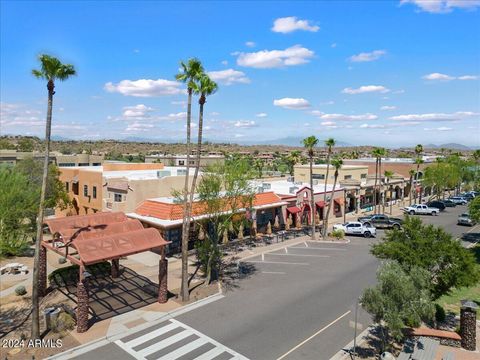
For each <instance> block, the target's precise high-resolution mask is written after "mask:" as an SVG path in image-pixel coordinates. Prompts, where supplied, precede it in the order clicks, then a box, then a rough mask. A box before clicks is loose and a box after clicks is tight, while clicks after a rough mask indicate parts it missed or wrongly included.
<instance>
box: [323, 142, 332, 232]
mask: <svg viewBox="0 0 480 360" xmlns="http://www.w3.org/2000/svg"><path fill="white" fill-rule="evenodd" d="M325 146H326V147H327V173H326V174H325V183H324V187H323V203H324V204H326V203H327V182H328V173H329V171H330V156H332V149H333V147H334V146H335V139H333V138H329V139H327V140H325ZM324 206H325V205H324ZM322 211H323V209H322ZM323 227H325V218H324V219H323Z"/></svg>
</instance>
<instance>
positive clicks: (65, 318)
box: [51, 311, 75, 333]
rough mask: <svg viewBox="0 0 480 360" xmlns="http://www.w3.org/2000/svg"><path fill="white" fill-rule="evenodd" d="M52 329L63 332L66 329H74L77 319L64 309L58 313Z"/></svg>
mask: <svg viewBox="0 0 480 360" xmlns="http://www.w3.org/2000/svg"><path fill="white" fill-rule="evenodd" d="M51 326H52V331H53V332H57V333H58V332H62V331H65V330H73V329H74V328H75V320H74V319H73V317H72V316H71V315H70V314H68V313H66V312H64V311H62V312H61V313H60V314H58V316H57V318H56V319H55V320H53V321H52V324H51Z"/></svg>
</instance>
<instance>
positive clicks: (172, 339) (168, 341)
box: [138, 330, 193, 356]
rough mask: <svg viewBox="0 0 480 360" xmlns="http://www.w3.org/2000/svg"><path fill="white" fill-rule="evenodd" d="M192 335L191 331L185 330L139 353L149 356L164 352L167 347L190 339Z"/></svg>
mask: <svg viewBox="0 0 480 360" xmlns="http://www.w3.org/2000/svg"><path fill="white" fill-rule="evenodd" d="M190 335H193V334H192V333H191V332H190V331H188V330H184V331H182V332H180V333H178V334H175V335H173V336H170V337H168V338H166V339H165V340H162V341H159V342H157V343H155V344H153V345H150V346H149V347H146V348H145V349H142V350H139V351H138V353H139V354H140V355H142V356H147V355H149V354H153V353H154V352H157V351H159V350H162V349H163V348H166V347H167V346H170V345H172V344H175V343H176V342H178V341H180V340H182V339H185V338H186V337H189V336H190Z"/></svg>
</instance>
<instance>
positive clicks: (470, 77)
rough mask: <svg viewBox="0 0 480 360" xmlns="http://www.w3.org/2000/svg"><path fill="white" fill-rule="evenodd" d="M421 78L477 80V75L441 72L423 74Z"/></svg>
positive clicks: (430, 79)
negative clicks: (457, 74)
mask: <svg viewBox="0 0 480 360" xmlns="http://www.w3.org/2000/svg"><path fill="white" fill-rule="evenodd" d="M422 79H424V80H429V81H451V80H477V79H478V76H476V75H462V76H451V75H447V74H441V73H431V74H428V75H424V76H423V77H422Z"/></svg>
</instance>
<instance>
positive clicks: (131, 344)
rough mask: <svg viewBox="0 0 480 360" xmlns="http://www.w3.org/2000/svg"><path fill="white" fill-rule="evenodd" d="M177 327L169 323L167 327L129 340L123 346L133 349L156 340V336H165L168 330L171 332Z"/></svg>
mask: <svg viewBox="0 0 480 360" xmlns="http://www.w3.org/2000/svg"><path fill="white" fill-rule="evenodd" d="M177 327H178V325H177V324H172V323H171V324H169V325H167V326H162V327H161V328H158V329H156V330H154V331H152V332H151V333H148V334H146V335H143V336H140V337H138V338H136V339H133V340H130V341H128V342H126V343H124V344H126V345H127V346H129V347H131V348H134V347H135V346H138V345H140V344H143V343H144V342H147V341H149V340H152V339H154V338H156V337H157V336H160V335H162V334H165V333H166V332H169V331H170V330H173V329H175V328H177Z"/></svg>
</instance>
